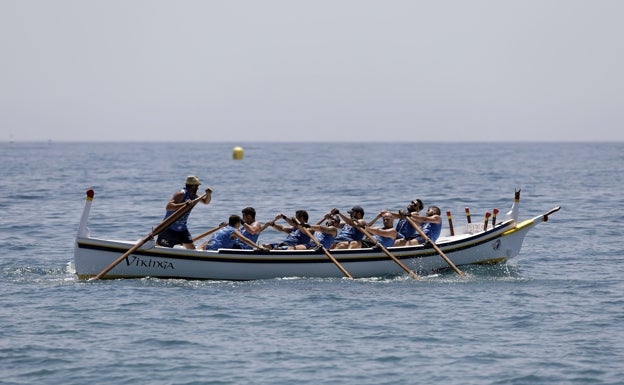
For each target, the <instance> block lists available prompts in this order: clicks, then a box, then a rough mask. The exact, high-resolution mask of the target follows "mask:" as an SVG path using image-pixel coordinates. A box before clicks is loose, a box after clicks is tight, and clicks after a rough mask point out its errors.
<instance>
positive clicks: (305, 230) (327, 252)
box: [293, 218, 353, 279]
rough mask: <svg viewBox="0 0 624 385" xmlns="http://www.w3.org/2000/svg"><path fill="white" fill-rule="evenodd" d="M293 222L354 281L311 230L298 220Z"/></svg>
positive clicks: (294, 219)
mask: <svg viewBox="0 0 624 385" xmlns="http://www.w3.org/2000/svg"><path fill="white" fill-rule="evenodd" d="M293 221H294V222H295V224H297V225H298V227H299V228H300V229H301V231H303V232H304V233H305V235H307V236H308V237H310V239H311V240H312V242H314V243H316V245H317V246H319V247H320V248H321V249H322V250H323V252H324V253H325V255H327V258H329V259H330V260H331V261H332V262H333V263H334V265H336V267H338V268H339V269H340V271H342V274H344V275H345V276H346V277H347V278H350V279H353V276H352V275H351V274H349V272H348V271H347V270H345V268H344V267H342V265H341V264H340V262H338V260H337V259H336V258H334V256H333V255H331V253H330V252H329V250H327V249H326V248H325V246H323V245H322V244H321V242H319V240H318V239H316V238H315V237H314V234H312V233H311V232H310V230H308V229H307V228H305V227H303V225H302V224H301V223H299V221H298V220H297V219H296V218H293Z"/></svg>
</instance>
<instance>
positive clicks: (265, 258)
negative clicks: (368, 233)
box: [74, 190, 560, 280]
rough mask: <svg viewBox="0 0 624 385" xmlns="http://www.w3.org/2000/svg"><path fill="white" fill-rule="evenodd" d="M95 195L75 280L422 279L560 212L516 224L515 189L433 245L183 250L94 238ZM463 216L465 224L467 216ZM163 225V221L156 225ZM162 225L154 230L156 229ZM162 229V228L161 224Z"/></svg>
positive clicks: (148, 240) (508, 249)
mask: <svg viewBox="0 0 624 385" xmlns="http://www.w3.org/2000/svg"><path fill="white" fill-rule="evenodd" d="M94 196H95V193H94V191H93V190H88V191H87V198H86V202H85V206H84V210H83V213H82V217H81V220H80V225H79V227H78V234H77V236H76V242H75V250H74V264H75V269H76V274H77V276H78V277H79V278H80V279H93V278H95V277H97V278H108V279H112V278H139V277H157V278H178V279H180V278H182V279H205V280H254V279H271V278H281V277H320V278H340V277H345V276H346V277H349V278H365V277H387V276H396V275H401V274H406V273H409V274H410V275H412V274H413V275H412V276H413V277H414V278H418V277H419V276H421V275H423V274H430V273H432V272H436V271H440V270H444V269H448V268H449V267H457V269H456V271H458V272H460V270H459V268H461V266H465V265H470V264H484V263H499V262H503V261H506V260H508V259H509V258H513V257H515V256H517V255H518V254H519V253H520V249H521V247H522V243H523V241H524V238H525V236H526V234H527V233H528V232H529V231H530V230H531V229H533V228H534V227H536V226H537V225H538V224H540V223H542V222H546V221H547V220H548V218H549V216H550V215H551V214H553V213H555V212H557V211H558V210H559V209H560V207H554V208H552V209H551V210H549V211H546V212H544V213H542V214H539V215H536V216H534V217H530V218H527V219H525V220H519V219H518V214H519V206H520V190H516V191H515V194H514V200H513V203H512V206H511V209H510V210H509V212H508V213H507V214H506V215H504V216H503V218H500V219H499V218H497V214H498V210H496V209H495V210H493V211H492V213H486V215H485V216H484V220H483V221H479V223H472V221H470V223H465V224H463V225H453V222H452V218H451V215H450V213H449V212H447V219H448V224H447V225H446V226H445V228H444V230H443V232H442V234H441V236H440V237H439V238H438V239H437V240H436V241H435V243H433V242H427V243H425V244H420V245H412V246H399V247H388V248H384V247H381V248H380V247H371V248H360V249H344V250H337V249H332V250H326V249H323V248H321V247H317V248H315V249H308V250H271V251H263V250H241V249H219V250H188V249H184V248H180V247H174V248H165V247H160V246H157V245H155V242H154V241H153V238H154V237H155V236H156V235H157V233H155V231H156V230H159V228H160V227H163V226H157V227H156V228H155V230H154V231H152V232H151V233H150V234H148V235H147V236H146V237H145V238H144V239H143V240H141V241H140V242H131V241H118V240H111V239H106V238H101V237H94V236H92V235H91V234H90V231H89V230H88V228H87V223H88V219H89V212H90V210H91V206H92V204H93V200H94ZM466 211H467V221H466V222H468V218H470V214H469V211H468V210H466ZM163 224H164V223H163ZM163 224H161V225H163ZM165 228H166V227H165Z"/></svg>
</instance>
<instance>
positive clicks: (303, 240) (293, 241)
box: [282, 227, 310, 246]
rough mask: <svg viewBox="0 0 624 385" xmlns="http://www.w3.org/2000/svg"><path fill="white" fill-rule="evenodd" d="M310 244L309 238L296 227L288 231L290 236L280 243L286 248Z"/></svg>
mask: <svg viewBox="0 0 624 385" xmlns="http://www.w3.org/2000/svg"><path fill="white" fill-rule="evenodd" d="M308 242H310V237H308V236H307V235H305V234H304V233H303V232H302V231H301V230H299V229H298V228H296V227H293V228H292V230H291V231H290V234H288V236H287V237H286V239H285V240H283V241H282V244H284V245H288V246H295V245H306V244H308Z"/></svg>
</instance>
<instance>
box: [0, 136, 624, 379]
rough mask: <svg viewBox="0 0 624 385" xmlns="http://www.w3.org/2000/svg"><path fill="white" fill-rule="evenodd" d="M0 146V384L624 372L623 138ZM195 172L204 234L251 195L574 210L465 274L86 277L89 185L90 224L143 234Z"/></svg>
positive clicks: (459, 208)
mask: <svg viewBox="0 0 624 385" xmlns="http://www.w3.org/2000/svg"><path fill="white" fill-rule="evenodd" d="M235 146H241V147H243V149H244V156H243V159H241V160H233V159H232V149H233V148H234V147H235ZM0 161H1V165H2V166H1V167H0V182H1V183H0V213H1V214H0V248H1V249H0V250H1V252H0V293H1V296H0V383H1V384H85V383H110V384H353V385H361V384H420V383H437V384H545V383H553V384H620V383H622V382H623V381H624V364H622V362H624V299H623V298H624V295H623V294H624V280H623V278H622V277H623V276H624V266H623V263H624V253H623V251H622V246H621V244H622V239H623V231H622V217H623V215H622V214H623V212H622V211H623V210H622V207H623V206H624V199H623V198H622V196H623V195H622V188H623V187H624V171H623V167H622V165H623V164H624V144H622V143H521V144H513V143H472V144H467V143H177V144H157V143H55V142H46V143H2V144H0ZM191 174H192V175H198V176H199V178H200V179H201V180H202V182H203V185H202V186H201V187H202V189H200V192H201V191H202V190H203V188H204V187H207V186H210V187H212V189H213V190H214V193H213V199H212V202H211V203H210V204H209V205H207V206H206V205H202V204H199V205H198V206H196V207H195V209H194V210H193V212H192V214H191V217H190V220H189V227H190V230H191V232H192V234H193V235H198V234H200V233H201V232H203V231H205V230H207V229H209V228H212V227H214V226H216V225H217V224H218V223H220V222H223V221H225V220H227V218H228V217H229V215H231V214H240V210H241V209H242V208H243V207H246V206H253V207H255V208H256V211H257V213H258V220H260V221H261V222H265V221H268V220H270V219H273V218H274V217H275V215H276V214H278V213H285V214H286V215H289V216H290V215H293V214H294V211H295V210H299V209H305V210H307V211H308V212H309V214H310V221H312V222H316V221H317V220H318V219H320V218H321V217H322V215H323V214H324V213H326V212H327V211H329V210H330V209H332V208H334V207H335V208H339V209H341V210H345V211H346V210H348V209H349V208H350V207H351V206H353V205H356V204H357V205H361V206H363V207H364V209H365V210H366V218H367V219H370V218H372V217H373V216H374V215H375V214H376V213H377V212H379V211H380V210H382V209H392V210H398V209H400V208H404V207H405V206H406V205H407V203H408V202H409V201H410V200H412V199H415V198H420V199H422V200H423V201H424V203H425V206H428V205H437V206H439V207H440V208H441V209H442V211H443V218H444V224H445V227H447V226H448V223H447V221H446V215H444V214H445V212H446V211H447V210H449V211H451V213H452V215H453V222H454V224H455V226H463V225H465V223H466V218H465V215H464V208H465V207H469V208H470V210H471V213H472V219H473V221H482V220H483V218H484V214H485V212H487V211H492V210H493V209H494V208H498V209H499V210H500V213H499V216H502V215H504V213H505V212H506V211H508V210H509V208H510V207H511V204H512V202H513V196H514V190H515V189H516V188H521V189H522V192H521V200H520V219H525V218H531V217H533V216H535V215H539V214H542V213H544V212H546V211H548V210H549V209H551V208H553V207H555V206H561V210H560V211H559V212H557V213H555V214H553V215H552V216H551V217H550V220H549V221H548V222H546V223H541V224H539V225H538V226H537V227H535V228H534V229H532V230H531V231H530V232H529V234H528V235H527V237H526V239H525V242H524V245H523V248H522V251H521V253H520V255H519V256H518V257H516V258H514V259H512V260H510V261H508V262H507V263H503V264H499V265H495V266H471V267H467V266H466V267H462V270H464V271H465V272H466V274H467V276H466V277H465V278H462V277H459V276H457V275H455V274H454V273H453V272H452V271H449V272H446V273H442V274H437V275H432V276H429V277H426V278H425V279H423V280H419V281H416V280H413V279H410V278H409V277H407V276H400V277H395V278H388V277H376V278H371V279H357V280H353V281H351V280H347V279H318V278H309V277H282V278H279V279H270V280H262V281H250V282H216V281H188V280H159V279H152V278H146V279H132V280H104V281H95V282H85V281H80V280H78V279H77V278H76V276H75V274H74V271H73V261H72V259H73V245H74V239H75V235H76V230H77V226H78V221H79V219H80V215H81V213H82V209H83V207H84V203H85V192H86V190H87V189H89V188H93V189H94V190H95V199H94V201H93V206H92V209H91V216H90V219H89V228H90V230H91V234H92V235H94V236H97V237H102V238H110V239H122V240H131V241H135V240H137V241H138V240H139V239H142V238H143V237H145V236H146V235H147V234H148V233H149V232H150V231H151V229H152V228H153V227H154V226H156V225H157V224H159V223H160V221H161V220H162V216H163V214H164V206H165V204H166V202H167V200H169V198H170V197H171V195H172V194H173V193H174V192H175V191H176V190H177V189H179V188H181V187H182V183H183V182H184V179H185V178H186V176H187V175H191ZM284 235H285V234H283V233H278V232H276V231H275V230H273V229H268V230H266V231H265V232H264V233H262V234H261V236H260V241H261V242H265V241H266V242H271V241H276V240H279V239H281V238H282V237H283V236H284Z"/></svg>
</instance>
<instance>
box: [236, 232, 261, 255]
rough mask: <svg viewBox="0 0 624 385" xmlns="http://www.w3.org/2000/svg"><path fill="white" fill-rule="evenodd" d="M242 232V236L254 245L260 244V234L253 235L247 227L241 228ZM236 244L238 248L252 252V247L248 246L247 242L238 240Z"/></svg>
mask: <svg viewBox="0 0 624 385" xmlns="http://www.w3.org/2000/svg"><path fill="white" fill-rule="evenodd" d="M240 232H241V234H243V235H244V236H245V237H247V238H248V239H249V240H250V241H252V242H253V243H258V237H259V236H260V233H258V234H252V233H250V232H249V231H247V229H246V228H245V226H241V228H240ZM234 244H236V246H237V247H239V248H241V249H247V250H251V246H249V245H248V244H246V243H245V242H243V241H241V240H240V239H238V238H237V239H235V240H234Z"/></svg>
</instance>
